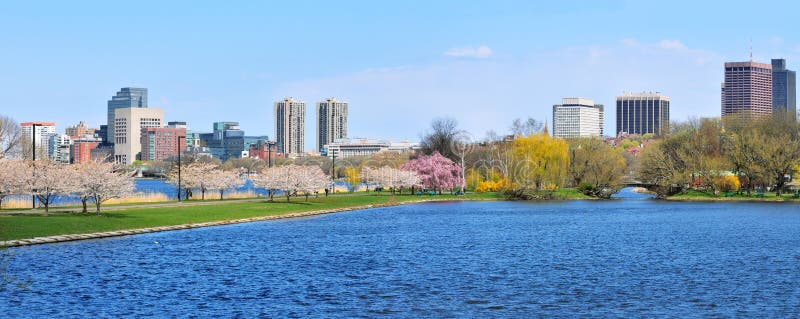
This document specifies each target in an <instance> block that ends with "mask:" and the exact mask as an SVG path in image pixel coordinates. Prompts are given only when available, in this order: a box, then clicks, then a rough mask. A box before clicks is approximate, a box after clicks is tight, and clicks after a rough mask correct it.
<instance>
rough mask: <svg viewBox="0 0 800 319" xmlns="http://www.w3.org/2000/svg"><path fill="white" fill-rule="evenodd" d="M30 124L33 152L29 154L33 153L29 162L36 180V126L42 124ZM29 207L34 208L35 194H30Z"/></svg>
mask: <svg viewBox="0 0 800 319" xmlns="http://www.w3.org/2000/svg"><path fill="white" fill-rule="evenodd" d="M31 126H32V127H33V128H32V129H31V137H32V143H31V144H32V145H31V150H32V152H33V153H32V154H31V155H33V156H32V157H31V164H33V176H34V180H36V178H35V177H36V128H37V127H39V126H42V125H40V124H36V123H33V124H31ZM31 191H33V192H35V191H36V190H35V189H32V190H31ZM31 209H36V195H34V194H31Z"/></svg>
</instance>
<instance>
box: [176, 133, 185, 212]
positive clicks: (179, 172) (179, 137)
mask: <svg viewBox="0 0 800 319" xmlns="http://www.w3.org/2000/svg"><path fill="white" fill-rule="evenodd" d="M181 139H186V136H180V135H178V145H177V148H178V202H179V203H180V202H181V151H182V150H181Z"/></svg>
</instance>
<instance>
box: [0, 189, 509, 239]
mask: <svg viewBox="0 0 800 319" xmlns="http://www.w3.org/2000/svg"><path fill="white" fill-rule="evenodd" d="M494 199H501V197H499V195H497V194H494V193H484V194H467V195H464V196H453V195H436V196H427V195H426V196H411V195H403V196H391V195H388V194H382V195H376V194H374V193H370V194H363V193H362V194H341V195H336V196H330V197H328V198H324V197H320V198H316V199H315V198H313V197H312V198H309V200H308V201H307V202H306V201H305V200H304V199H303V198H302V197H301V198H293V199H292V202H289V203H287V202H286V201H285V198H278V197H276V201H275V202H269V201H266V200H263V201H262V200H259V201H253V202H225V201H222V202H217V203H216V204H209V205H197V206H191V205H192V203H191V202H189V203H185V204H184V205H182V206H169V207H154V208H131V209H124V210H114V211H109V212H105V213H103V214H102V215H99V216H98V215H95V214H94V213H89V214H80V213H51V214H26V215H5V216H0V241H4V240H13V239H24V238H33V237H43V236H55V235H67V234H86V233H96V232H106V231H115V230H124V229H137V228H148V227H158V226H171V225H181V224H191V223H202V222H211V221H222V220H234V219H241V218H251V217H261V216H276V215H285V214H292V213H299V212H306V211H315V210H324V209H342V208H349V207H354V208H355V207H361V206H366V205H386V204H393V203H398V204H399V203H404V202H413V201H419V200H494Z"/></svg>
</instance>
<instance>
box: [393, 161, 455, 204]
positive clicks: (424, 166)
mask: <svg viewBox="0 0 800 319" xmlns="http://www.w3.org/2000/svg"><path fill="white" fill-rule="evenodd" d="M401 168H402V169H404V170H409V171H412V172H415V173H417V176H419V178H420V181H421V182H422V185H423V186H425V187H426V188H430V189H432V190H434V191H437V192H439V194H441V193H442V190H443V189H449V190H451V191H452V189H453V188H454V187H456V186H460V185H461V184H462V183H463V178H462V176H461V166H459V165H458V164H456V163H454V162H453V161H451V160H450V159H448V158H447V157H444V156H442V155H441V154H439V153H438V152H435V153H433V154H432V155H422V156H420V157H418V158H416V159H413V160H410V161H408V162H407V163H405V164H403V166H402V167H401Z"/></svg>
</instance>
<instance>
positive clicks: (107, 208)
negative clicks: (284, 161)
mask: <svg viewBox="0 0 800 319" xmlns="http://www.w3.org/2000/svg"><path fill="white" fill-rule="evenodd" d="M335 196H336V197H341V196H352V195H350V194H337V195H335ZM320 197H322V196H320ZM281 198H285V197H282V196H280V197H279V196H276V197H275V200H276V201H279V200H280V199H281ZM293 198H294V197H293ZM297 198H301V199H303V200H305V197H304V196H300V197H297ZM309 198H311V197H309ZM264 200H269V198H267V197H258V198H245V199H226V200H209V199H207V200H204V201H200V200H190V201H182V202H177V201H174V202H162V203H152V204H131V205H116V206H101V207H100V210H101V211H103V212H107V211H114V210H125V209H135V208H158V207H189V206H202V205H222V204H232V203H247V202H258V201H264ZM81 210H82V207H74V206H72V207H52V208H50V212H49V213H75V212H80V211H81ZM88 211H89V213H94V211H95V207H94V205H89V207H88ZM44 213H45V211H44V208H37V209H28V210H25V209H19V210H8V211H5V210H3V211H0V215H26V214H32V215H39V214H44Z"/></svg>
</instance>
